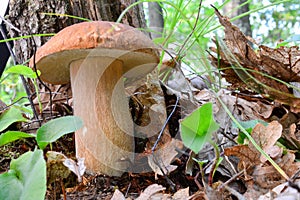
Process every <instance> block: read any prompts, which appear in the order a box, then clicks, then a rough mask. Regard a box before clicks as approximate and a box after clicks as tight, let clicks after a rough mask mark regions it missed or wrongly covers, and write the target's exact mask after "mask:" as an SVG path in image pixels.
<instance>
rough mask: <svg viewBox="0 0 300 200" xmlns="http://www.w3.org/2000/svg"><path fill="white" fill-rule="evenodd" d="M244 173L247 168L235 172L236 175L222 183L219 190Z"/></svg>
mask: <svg viewBox="0 0 300 200" xmlns="http://www.w3.org/2000/svg"><path fill="white" fill-rule="evenodd" d="M243 173H245V170H242V171H240V172H239V173H237V174H235V175H234V176H232V177H231V178H230V179H228V180H227V181H226V182H225V183H223V184H222V185H220V186H219V187H218V190H219V191H220V190H222V189H223V187H225V186H226V185H228V184H229V183H231V182H232V181H234V180H235V179H236V178H238V177H239V176H240V175H242V174H243Z"/></svg>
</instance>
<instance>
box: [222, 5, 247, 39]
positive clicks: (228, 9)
mask: <svg viewBox="0 0 300 200" xmlns="http://www.w3.org/2000/svg"><path fill="white" fill-rule="evenodd" d="M246 1H247V0H234V1H230V2H228V3H227V4H226V5H225V7H224V8H223V11H224V13H225V15H227V17H229V18H233V17H236V16H238V15H240V14H243V13H246V12H248V11H249V4H246V5H244V6H242V7H240V8H239V9H237V10H234V9H235V8H237V7H238V6H239V5H241V4H243V3H245V2H246ZM233 10H234V11H233ZM228 13H229V14H228ZM233 24H235V25H236V26H238V27H239V28H240V30H241V31H242V32H243V33H244V34H245V35H246V36H250V37H251V36H252V30H251V24H250V18H249V15H247V16H244V17H242V18H239V19H237V20H235V21H234V22H233Z"/></svg>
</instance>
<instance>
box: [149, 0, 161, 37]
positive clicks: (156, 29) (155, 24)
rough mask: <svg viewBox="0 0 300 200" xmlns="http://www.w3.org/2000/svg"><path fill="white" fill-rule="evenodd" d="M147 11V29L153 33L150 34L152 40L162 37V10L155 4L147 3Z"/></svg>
mask: <svg viewBox="0 0 300 200" xmlns="http://www.w3.org/2000/svg"><path fill="white" fill-rule="evenodd" d="M148 10H149V28H150V29H151V30H152V31H153V32H151V37H152V38H160V37H161V36H162V32H163V28H164V18H163V12H162V8H161V6H160V5H159V3H157V2H149V3H148Z"/></svg>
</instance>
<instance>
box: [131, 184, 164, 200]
mask: <svg viewBox="0 0 300 200" xmlns="http://www.w3.org/2000/svg"><path fill="white" fill-rule="evenodd" d="M165 189H166V188H165V187H163V186H161V185H158V184H152V185H150V186H148V187H147V188H146V189H145V190H144V192H142V193H141V195H140V196H139V197H138V198H137V199H136V200H145V199H150V198H151V196H153V195H154V194H156V193H158V192H160V191H163V190H165Z"/></svg>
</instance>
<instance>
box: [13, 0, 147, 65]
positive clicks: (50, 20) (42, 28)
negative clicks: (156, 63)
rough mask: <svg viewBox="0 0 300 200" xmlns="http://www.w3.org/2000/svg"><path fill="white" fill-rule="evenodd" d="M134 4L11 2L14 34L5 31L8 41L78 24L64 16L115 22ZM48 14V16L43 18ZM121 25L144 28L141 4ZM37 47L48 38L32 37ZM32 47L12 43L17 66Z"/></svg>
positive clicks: (119, 0)
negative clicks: (8, 35)
mask: <svg viewBox="0 0 300 200" xmlns="http://www.w3.org/2000/svg"><path fill="white" fill-rule="evenodd" d="M136 1H137V0H47V1H40V0H11V1H10V10H9V18H8V20H9V21H10V23H11V24H12V25H13V26H14V27H15V28H16V29H18V30H20V31H17V30H16V29H13V28H11V27H9V29H10V30H9V32H10V36H11V37H19V36H24V35H32V34H45V33H57V32H58V31H60V30H61V29H63V28H65V27H66V26H69V25H71V24H75V23H78V22H81V20H79V19H74V18H70V17H66V16H57V15H51V14H62V15H64V14H67V15H73V16H78V17H82V18H87V19H90V20H94V21H96V20H103V21H116V20H117V19H118V17H119V16H120V14H121V13H122V11H123V10H124V9H125V8H126V7H127V6H129V5H130V4H132V3H134V2H136ZM44 13H48V14H44ZM122 23H125V24H129V25H131V26H133V27H141V28H145V27H146V23H145V18H144V13H143V8H142V4H139V5H138V6H135V7H134V8H133V9H131V10H130V11H129V12H128V13H126V15H125V17H124V18H123V19H122ZM34 40H35V43H36V45H37V47H39V46H41V45H43V44H44V43H45V42H46V41H48V40H49V37H34ZM33 47H34V44H32V41H31V40H30V39H22V40H17V41H15V53H16V55H17V58H18V62H19V63H23V62H25V61H26V60H28V59H29V58H30V57H31V56H32V55H33V53H34V48H33Z"/></svg>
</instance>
